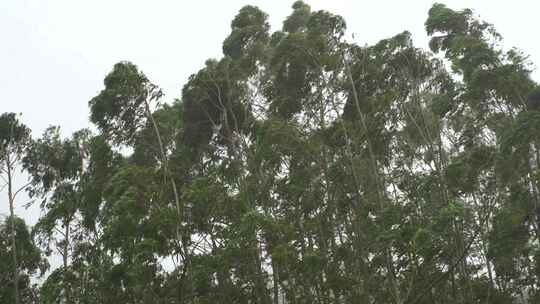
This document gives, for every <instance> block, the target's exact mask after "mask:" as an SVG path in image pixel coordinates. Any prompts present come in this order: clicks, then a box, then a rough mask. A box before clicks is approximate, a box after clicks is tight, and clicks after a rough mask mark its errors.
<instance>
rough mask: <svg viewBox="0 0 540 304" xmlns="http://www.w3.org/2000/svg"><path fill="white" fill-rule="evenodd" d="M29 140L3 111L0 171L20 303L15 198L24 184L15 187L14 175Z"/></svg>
mask: <svg viewBox="0 0 540 304" xmlns="http://www.w3.org/2000/svg"><path fill="white" fill-rule="evenodd" d="M29 140H30V129H28V128H27V127H26V126H25V125H24V124H23V123H21V122H20V121H19V119H18V117H17V114H15V113H3V114H2V115H0V173H1V177H2V181H3V182H4V183H5V184H4V185H2V189H4V188H5V187H7V200H8V203H9V212H10V217H9V219H10V225H11V227H10V229H9V231H10V234H11V235H10V238H11V255H12V256H11V258H12V259H13V264H12V266H13V267H14V269H13V272H12V273H13V278H12V279H13V293H14V296H13V300H14V303H16V304H19V303H20V297H19V269H18V267H19V261H18V259H19V258H18V254H19V251H18V249H17V241H16V240H17V235H16V234H17V231H19V230H18V229H16V223H15V221H16V216H15V200H16V198H17V196H18V195H19V194H20V193H21V191H23V190H24V189H25V188H26V186H27V184H26V185H23V186H21V187H20V188H17V186H16V184H15V180H14V178H15V175H16V170H17V168H18V167H19V166H20V165H21V161H22V159H23V157H24V154H25V152H26V149H27V146H28V143H29Z"/></svg>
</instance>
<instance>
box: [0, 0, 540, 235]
mask: <svg viewBox="0 0 540 304" xmlns="http://www.w3.org/2000/svg"><path fill="white" fill-rule="evenodd" d="M293 2H294V1H292V0H287V1H286V0H265V1H258V0H252V1H241V0H227V1H219V0H215V1H210V0H194V1H181V0H170V1H166V0H153V1H149V0H147V1H137V0H92V1H89V0H86V1H83V0H80V1H78V0H63V1H60V0H48V1H47V0H33V1H31V0H0V38H1V42H0V43H1V44H0V92H1V95H0V96H1V99H0V113H3V112H17V113H22V120H23V122H24V123H26V124H27V125H28V126H29V127H30V128H31V129H32V131H33V135H34V136H39V135H41V133H42V132H43V130H44V129H45V128H46V127H47V126H49V125H60V126H61V127H62V130H63V133H64V135H69V134H71V133H72V132H73V131H75V130H78V129H80V128H84V127H87V126H89V123H88V100H90V99H91V98H92V97H93V96H95V95H96V94H97V93H98V92H99V91H100V90H101V89H102V85H103V78H104V76H105V75H106V74H107V73H108V72H109V71H110V70H111V68H112V66H113V64H114V63H116V62H118V61H120V60H129V61H132V62H134V63H135V64H137V65H138V66H139V68H141V69H142V70H143V71H144V72H145V74H146V75H147V76H148V77H149V78H150V79H151V80H152V81H153V82H154V83H156V84H158V85H160V86H161V87H162V88H163V89H164V90H165V94H166V99H167V100H172V99H174V98H177V97H180V94H181V88H182V85H183V84H184V83H185V81H186V79H187V78H188V77H189V75H190V74H192V73H194V72H196V71H197V70H198V69H200V68H201V67H202V66H203V64H204V62H205V60H206V59H208V58H219V57H220V56H221V43H222V41H223V40H224V38H225V37H226V36H227V35H228V33H229V32H230V22H231V20H232V19H233V17H234V16H235V15H236V13H237V12H238V10H239V9H240V8H241V7H242V6H244V5H246V4H252V5H257V6H259V7H260V8H261V9H262V10H264V11H265V12H267V13H268V14H269V16H270V23H271V26H272V30H276V29H279V28H280V27H281V24H282V21H283V19H284V18H285V17H286V16H287V15H289V14H290V12H291V5H292V3H293ZM306 2H307V3H309V4H310V5H311V6H312V9H314V10H319V9H324V10H328V11H331V12H333V13H336V14H339V15H341V16H343V17H344V18H345V20H346V22H347V27H348V34H347V37H348V38H349V39H351V37H352V35H351V34H352V33H354V36H355V39H354V40H355V41H356V42H358V43H359V44H366V43H367V44H371V43H374V42H377V41H378V40H380V39H383V38H387V37H389V36H392V35H394V34H397V33H399V32H402V31H404V30H408V31H410V32H412V34H413V38H414V40H415V43H416V44H417V45H418V46H422V47H427V37H426V34H425V31H424V21H425V19H426V17H427V11H428V9H429V8H430V7H431V5H432V3H433V2H434V1H425V0H414V1H402V0H394V1H388V0H368V1H361V0H326V1H323V0H312V1H309V0H308V1H306ZM438 2H442V3H446V4H447V5H448V6H449V7H451V8H453V9H461V8H472V9H473V10H474V11H475V12H476V13H477V14H479V15H480V16H481V18H482V19H484V20H486V21H488V22H490V23H493V24H494V25H495V27H496V28H497V30H498V31H499V32H500V33H501V34H502V36H503V37H504V45H505V47H512V46H516V47H518V48H520V49H521V50H523V51H524V52H525V53H527V54H529V55H530V58H531V60H532V61H533V62H535V63H539V64H540V41H539V35H538V32H537V31H538V28H539V24H538V23H539V21H538V20H539V18H538V14H539V9H540V4H539V3H540V2H539V1H538V0H535V1H534V0H526V1H525V0H521V1H520V0H514V1H502V0H500V1H499V0H498V1H488V0H482V1H480V0H477V1H465V0H455V1H454V0H453V1H438ZM539 76H540V73H539V72H538V71H536V72H535V73H534V78H535V79H536V80H537V81H538V80H539V79H540V77H539ZM19 182H20V179H19ZM21 199H24V198H21ZM22 203H23V201H22V200H21V201H19V204H18V206H17V208H16V212H17V214H19V216H22V217H24V218H25V219H26V220H27V223H28V224H30V225H32V224H34V223H35V221H36V220H37V218H38V216H39V211H38V208H36V207H34V208H31V209H30V210H25V209H24V208H23V207H22V206H21V205H22ZM7 213H8V204H7V199H6V195H5V193H0V215H1V214H7Z"/></svg>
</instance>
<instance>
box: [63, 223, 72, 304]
mask: <svg viewBox="0 0 540 304" xmlns="http://www.w3.org/2000/svg"><path fill="white" fill-rule="evenodd" d="M70 222H71V221H67V222H66V224H65V225H66V228H65V230H64V233H65V239H64V248H63V249H62V251H63V254H62V259H63V266H64V296H65V298H66V304H70V303H71V290H70V288H69V287H68V286H67V284H68V281H69V278H68V273H67V272H68V266H69V265H68V263H69V261H68V253H69V234H70V229H69V224H70Z"/></svg>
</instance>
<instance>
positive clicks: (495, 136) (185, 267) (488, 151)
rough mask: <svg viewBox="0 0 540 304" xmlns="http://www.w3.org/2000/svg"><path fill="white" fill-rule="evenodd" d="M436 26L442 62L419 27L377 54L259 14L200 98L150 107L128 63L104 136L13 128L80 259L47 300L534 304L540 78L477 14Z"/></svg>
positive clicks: (202, 86) (47, 204)
mask: <svg viewBox="0 0 540 304" xmlns="http://www.w3.org/2000/svg"><path fill="white" fill-rule="evenodd" d="M425 26H426V31H427V33H428V35H429V37H430V39H431V40H430V49H431V51H429V50H423V49H420V48H418V47H416V46H415V45H414V44H413V39H412V37H411V34H410V33H409V32H407V31H404V32H402V33H399V34H397V35H395V36H392V37H389V38H386V39H383V40H381V41H379V42H377V43H375V44H374V45H366V46H359V45H356V44H354V43H352V42H348V41H346V40H345V38H344V37H345V30H346V23H345V21H344V20H343V18H341V17H340V16H337V15H334V14H332V13H330V12H326V11H312V10H311V7H310V6H309V5H307V4H306V3H304V2H302V1H296V2H294V4H293V5H292V12H291V14H290V15H289V16H288V17H287V18H286V19H285V21H284V22H283V28H282V29H281V30H280V31H276V32H273V33H272V32H270V26H269V23H268V16H267V15H266V13H264V12H263V11H261V10H260V9H259V8H257V7H254V6H246V7H244V8H242V9H241V10H240V11H239V13H238V15H237V16H236V17H235V18H234V19H233V21H232V23H231V32H230V34H229V35H228V36H227V37H226V38H225V40H224V42H223V45H222V49H223V55H224V56H223V58H219V59H211V60H208V61H206V63H205V65H204V67H203V68H202V69H200V70H199V71H196V72H195V73H194V74H193V75H192V76H191V77H190V78H189V79H188V80H187V82H186V84H185V85H184V87H183V90H182V98H181V100H175V101H174V102H173V103H171V104H167V103H164V104H157V105H156V106H152V107H151V106H150V105H151V104H152V103H154V102H157V101H158V100H159V99H160V98H161V97H162V93H161V91H160V90H159V88H158V87H157V86H156V85H155V84H152V83H151V82H150V81H149V80H148V78H147V77H146V76H145V75H144V74H143V73H142V72H141V71H140V70H139V69H138V68H137V67H136V66H135V65H134V64H132V63H129V62H120V63H118V64H116V65H115V66H114V67H113V70H112V71H111V73H109V75H107V76H106V78H105V82H104V84H105V88H104V90H103V91H102V92H100V94H99V95H97V96H96V97H94V98H93V99H92V100H91V101H90V102H89V106H90V111H91V121H92V122H93V123H94V124H96V126H97V127H98V129H99V131H100V133H99V135H97V136H94V135H92V134H91V133H90V132H89V131H88V130H83V131H79V132H76V133H75V134H73V135H72V136H71V137H69V138H62V136H61V134H60V132H59V129H58V128H56V127H51V128H49V129H47V130H46V132H45V133H44V135H43V136H42V137H41V138H40V139H36V140H34V141H32V142H29V138H28V136H29V135H28V134H29V131H28V130H27V129H25V128H24V127H23V126H22V125H20V124H19V123H18V122H17V120H16V116H14V114H4V115H2V116H0V130H8V129H9V128H12V126H17V127H16V132H12V133H10V134H12V136H11V137H6V135H5V134H7V133H5V132H6V131H4V132H1V133H0V144H2V146H0V147H2V149H3V151H5V150H6V148H5V147H7V146H8V143H9V145H11V146H12V147H17V148H13V149H15V150H16V152H17V153H19V154H21V153H23V152H26V154H25V155H26V156H25V158H24V165H25V168H26V170H27V171H28V173H29V174H30V177H31V188H30V193H31V194H32V195H34V196H39V197H41V198H42V199H43V201H42V205H41V208H42V211H43V214H42V217H41V218H40V220H39V222H38V223H37V224H36V226H35V227H34V229H33V236H34V238H35V241H36V243H38V244H39V245H40V246H41V247H42V248H43V249H45V250H46V252H47V253H51V252H52V250H56V251H57V252H60V254H61V256H62V257H63V258H64V259H63V264H62V267H60V268H58V269H56V270H54V271H53V272H52V273H51V274H50V275H49V276H48V278H47V279H46V281H45V282H44V283H43V285H42V286H41V288H40V293H39V294H40V297H41V298H40V301H41V302H42V303H58V302H62V303H64V302H65V303H163V304H169V303H193V304H195V303H245V304H251V303H260V304H271V303H273V304H274V303H320V304H330V303H396V304H403V303H426V304H427V303H437V304H438V303H440V304H443V303H526V302H527V301H528V303H534V301H535V300H536V299H538V298H539V295H540V289H539V287H538V286H540V281H539V276H538V274H539V269H540V262H539V261H540V253H539V252H540V249H539V246H538V237H539V235H540V228H539V226H540V187H539V186H540V183H539V180H540V154H539V153H540V150H539V149H540V146H539V145H540V138H539V137H538V132H537V130H538V129H539V128H538V127H539V126H540V116H539V112H538V111H537V110H538V109H539V108H538V107H537V106H538V105H539V104H540V98H539V96H540V95H539V94H538V92H537V90H538V84H536V83H535V82H534V81H533V80H532V79H531V78H530V71H531V65H530V62H529V61H528V59H527V57H526V56H525V55H524V54H522V53H521V52H520V51H518V50H516V49H510V50H509V51H506V50H504V49H503V48H502V47H501V46H500V44H501V42H502V37H501V36H500V35H499V34H498V33H497V32H496V31H495V29H494V27H493V26H492V25H491V24H488V23H486V22H483V21H481V20H479V19H478V18H477V16H476V15H475V14H474V13H473V11H471V10H468V9H465V10H461V11H454V10H452V9H450V8H448V7H446V6H445V5H443V4H434V5H433V6H432V8H431V9H430V10H429V12H428V18H427V21H426V23H425ZM437 53H442V55H444V56H438V54H437ZM14 130H15V129H14ZM13 135H16V136H15V137H16V138H17V140H12V139H11V138H15V137H13ZM2 136H4V137H5V138H4V139H2ZM15 142H17V145H15V144H14V143H15ZM18 143H21V144H20V145H19V144H18ZM23 143H24V144H23ZM26 147H29V148H28V149H26ZM115 148H116V149H118V148H120V149H119V150H115ZM15 150H13V151H15ZM0 159H1V157H0ZM0 168H1V167H0ZM6 229H7V228H6ZM4 234H5V236H7V234H6V233H4ZM17 235H18V236H19V237H22V238H27V237H28V233H26V234H25V233H24V231H22V232H21V233H20V234H19V233H18V234H17ZM0 236H1V235H0ZM6 239H7V238H6ZM0 241H2V239H1V238H0ZM2 244H3V243H2ZM6 244H7V243H6ZM6 246H8V245H6ZM23 247H24V246H22V247H21V248H23ZM24 248H26V247H24ZM32 248H33V247H32ZM25 250H26V249H25ZM33 250H34V249H33ZM33 252H34V256H32V258H29V257H28V256H25V255H22V256H21V257H22V259H21V261H27V260H32V261H34V262H33V263H34V264H28V265H27V266H25V267H26V268H24V269H28V271H35V269H37V268H36V266H35V265H37V264H36V263H38V262H37V261H38V258H37V257H38V256H39V254H38V251H37V248H35V251H33ZM1 253H3V252H0V256H1ZM6 261H7V260H6ZM6 263H8V264H9V262H6ZM25 263H26V262H25ZM8 264H0V267H4V266H6V265H8ZM38 264H39V263H38ZM2 265H4V266H2ZM25 265H26V264H25ZM6 267H7V266H6ZM0 269H4V268H0ZM6 269H8V268H6ZM9 269H11V268H9ZM21 269H23V268H21ZM6 271H10V270H6ZM24 271H27V270H24ZM24 271H23V272H24ZM6 282H7V281H6ZM20 282H21V284H23V285H24V284H27V283H28V278H27V277H24V276H23V277H22V279H21V281H20ZM26 287H27V286H26V285H25V286H22V285H21V288H22V289H21V290H23V289H24V288H26ZM25 290H26V289H25ZM25 292H26V291H25ZM21 294H22V293H21ZM1 296H5V297H6V296H9V295H8V294H7V293H6V294H5V295H4V294H2V293H0V297H1ZM2 299H3V298H0V301H1V300H2Z"/></svg>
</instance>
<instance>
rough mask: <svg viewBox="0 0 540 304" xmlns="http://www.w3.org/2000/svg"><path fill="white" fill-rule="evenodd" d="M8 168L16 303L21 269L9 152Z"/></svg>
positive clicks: (18, 301)
mask: <svg viewBox="0 0 540 304" xmlns="http://www.w3.org/2000/svg"><path fill="white" fill-rule="evenodd" d="M6 169H7V178H8V200H9V213H10V219H11V220H10V225H11V250H12V253H13V286H14V288H13V292H14V295H15V304H19V303H20V299H19V270H18V264H19V262H18V258H17V242H16V239H17V238H16V236H15V234H16V231H15V208H14V204H15V202H14V200H15V198H14V197H13V185H12V183H13V181H12V176H11V174H12V168H11V161H10V158H9V153H7V156H6Z"/></svg>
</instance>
